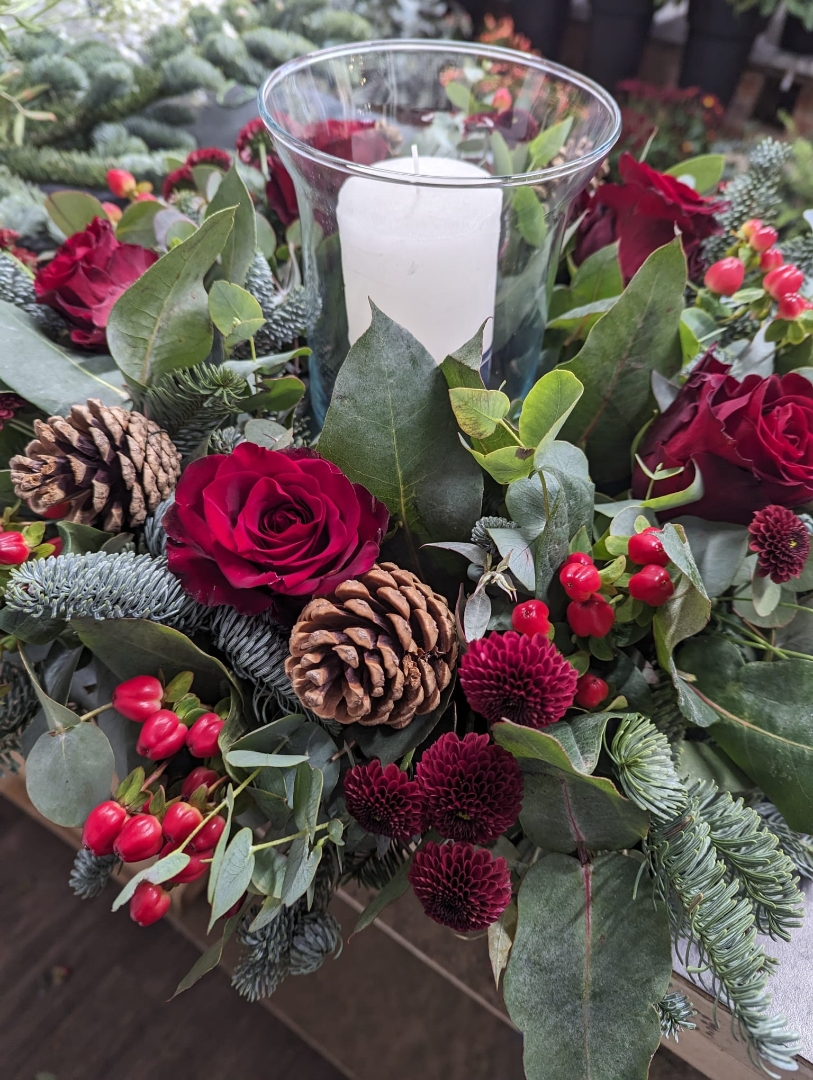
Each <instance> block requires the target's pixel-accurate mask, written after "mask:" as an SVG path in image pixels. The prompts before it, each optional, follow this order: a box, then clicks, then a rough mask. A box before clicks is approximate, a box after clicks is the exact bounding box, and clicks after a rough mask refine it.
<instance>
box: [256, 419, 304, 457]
mask: <svg viewBox="0 0 813 1080" xmlns="http://www.w3.org/2000/svg"><path fill="white" fill-rule="evenodd" d="M244 434H245V437H246V442H250V443H256V444H257V446H264V447H265V448H266V449H267V450H284V449H285V447H286V446H290V445H291V444H292V443H293V441H294V433H293V432H292V431H291V429H290V428H286V427H283V426H282V424H278V423H276V421H274V420H249V421H248V423H247V424H246V426H245V431H244Z"/></svg>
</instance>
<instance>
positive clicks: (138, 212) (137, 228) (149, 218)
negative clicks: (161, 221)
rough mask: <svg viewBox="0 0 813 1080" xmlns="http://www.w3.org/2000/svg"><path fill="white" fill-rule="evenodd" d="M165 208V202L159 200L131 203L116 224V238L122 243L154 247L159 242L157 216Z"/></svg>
mask: <svg viewBox="0 0 813 1080" xmlns="http://www.w3.org/2000/svg"><path fill="white" fill-rule="evenodd" d="M163 209H164V206H163V204H162V203H160V202H157V201H156V202H152V201H150V200H144V201H143V202H134V203H130V205H129V206H128V207H127V209H126V210H125V211H124V213H123V214H122V215H121V218H120V220H119V222H118V224H117V225H116V239H117V240H120V241H121V243H122V244H138V246H139V247H145V248H154V247H155V246H156V243H157V237H156V235H155V218H156V215H157V214H159V213H160V212H161V211H162V210H163Z"/></svg>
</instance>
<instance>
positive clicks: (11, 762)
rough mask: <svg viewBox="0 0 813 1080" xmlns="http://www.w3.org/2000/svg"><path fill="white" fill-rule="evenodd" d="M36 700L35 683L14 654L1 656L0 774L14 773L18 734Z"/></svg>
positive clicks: (24, 725) (28, 718) (18, 744)
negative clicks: (14, 755) (13, 755)
mask: <svg viewBox="0 0 813 1080" xmlns="http://www.w3.org/2000/svg"><path fill="white" fill-rule="evenodd" d="M38 708H39V703H38V701H37V696H36V694H35V693H34V686H33V684H32V682H31V680H30V679H29V678H28V675H27V674H26V672H25V670H24V669H23V667H22V666H21V665H20V663H19V662H18V660H17V659H16V658H12V657H11V656H9V655H6V656H5V657H4V658H3V659H2V660H0V774H2V773H3V772H10V773H14V772H16V771H17V768H18V763H17V761H16V760H15V758H14V757H12V754H15V753H20V736H21V735H22V733H23V731H24V730H25V728H26V726H27V725H28V723H29V721H30V720H31V719H32V718H33V716H34V714H35V713H36V711H37V709H38Z"/></svg>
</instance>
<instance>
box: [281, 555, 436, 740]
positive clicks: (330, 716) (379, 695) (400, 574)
mask: <svg viewBox="0 0 813 1080" xmlns="http://www.w3.org/2000/svg"><path fill="white" fill-rule="evenodd" d="M456 660H457V637H456V634H455V625H454V617H453V615H452V613H451V611H450V610H449V606H448V604H447V603H446V601H445V600H444V598H443V597H442V596H439V595H438V593H436V592H433V591H432V590H431V589H430V588H429V587H428V586H427V585H424V584H423V582H422V581H420V580H419V579H418V578H417V577H416V576H415V575H414V574H411V573H410V572H409V571H408V570H402V569H401V568H400V567H398V566H396V565H395V564H394V563H381V564H380V565H375V566H373V568H372V570H370V571H369V572H368V573H366V574H362V575H361V577H359V578H358V579H354V580H351V581H344V582H342V584H341V585H340V586H339V587H338V588H337V589H336V591H335V593H333V595H332V596H329V597H327V599H324V598H317V599H316V600H311V602H310V603H309V604H308V605H307V606H306V608H305V610H304V611H303V612H302V614H301V615H300V617H299V621H298V622H297V624H296V626H294V629H293V633H292V634H291V655H290V656H289V657H288V659H287V660H286V662H285V671H286V673H287V674H288V676H289V678H290V679H291V682H292V683H293V688H294V692H295V693H296V696H297V697H298V698H299V700H300V701H301V702H302V704H303V705H305V707H306V708H308V709H310V710H311V712H314V713H316V715H317V716H320V717H322V719H324V720H337V721H338V722H339V723H340V724H357V723H358V724H364V725H368V726H371V727H372V726H374V725H377V724H388V725H389V726H390V727H393V728H403V727H406V726H407V724H408V723H410V721H411V720H412V719H413V718H414V717H415V716H416V715H418V716H422V715H423V714H424V713H429V712H431V711H432V710H433V709H435V708H437V706H438V703H439V702H440V693H441V691H442V690H444V689H445V688H446V687H447V686H448V685H449V683H450V681H451V678H452V671H453V670H454V666H455V661H456Z"/></svg>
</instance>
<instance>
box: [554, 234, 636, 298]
mask: <svg viewBox="0 0 813 1080" xmlns="http://www.w3.org/2000/svg"><path fill="white" fill-rule="evenodd" d="M623 291H624V278H623V277H622V275H621V265H620V263H619V261H618V244H617V243H615V244H608V245H607V247H603V248H599V250H598V251H594V252H593V254H592V255H588V256H587V258H586V259H585V260H584V262H583V263H582V264H581V266H580V267H579V268H578V269H577V270H576V273H575V274H574V275H573V280H572V281H571V283H570V288H569V290H568V293H569V299H570V303H571V307H583V306H584V305H585V304H592V303H595V301H596V300H608V299H610V298H612V297H613V296H620V295H621V293H622V292H623Z"/></svg>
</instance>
